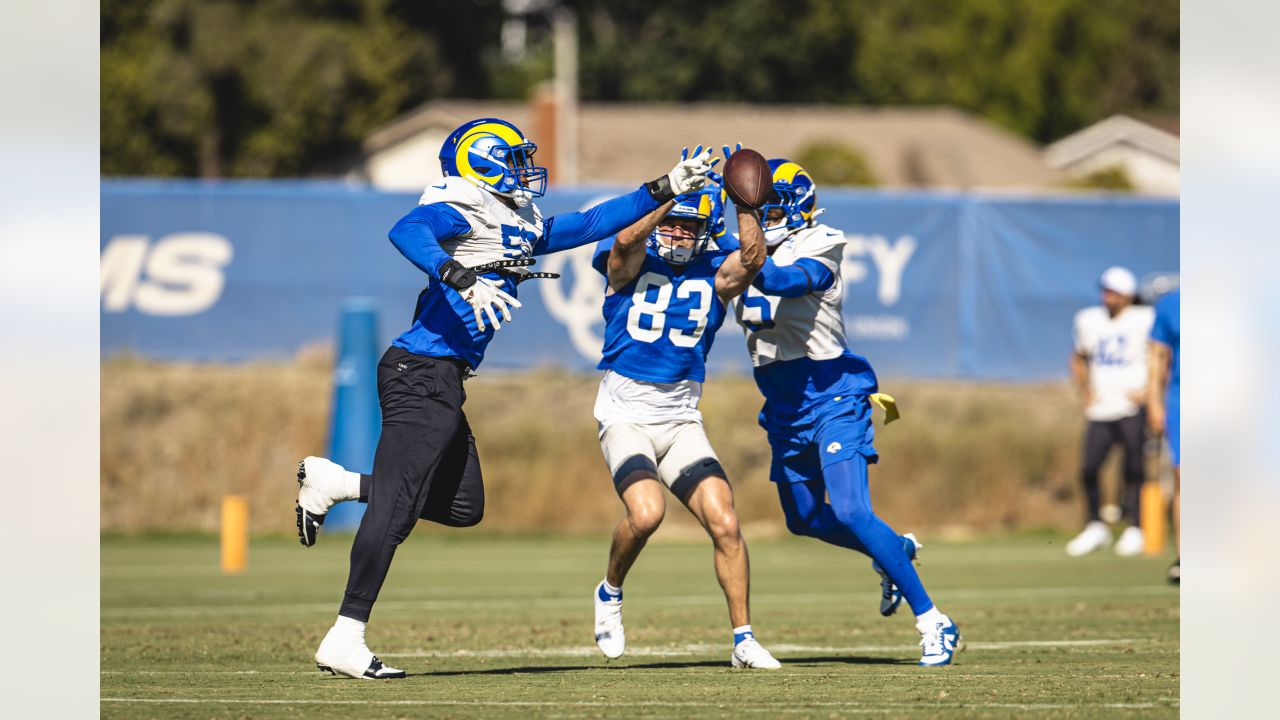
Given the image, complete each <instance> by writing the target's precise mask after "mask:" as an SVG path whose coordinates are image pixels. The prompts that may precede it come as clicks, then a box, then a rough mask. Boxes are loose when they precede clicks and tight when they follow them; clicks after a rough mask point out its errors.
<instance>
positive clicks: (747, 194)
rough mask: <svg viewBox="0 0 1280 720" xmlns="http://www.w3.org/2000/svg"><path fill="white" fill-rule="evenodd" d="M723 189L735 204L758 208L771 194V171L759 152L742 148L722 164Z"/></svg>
mask: <svg viewBox="0 0 1280 720" xmlns="http://www.w3.org/2000/svg"><path fill="white" fill-rule="evenodd" d="M724 189H725V192H727V193H729V197H730V198H732V199H733V202H734V204H735V205H744V206H746V207H751V208H759V207H760V206H761V205H764V204H765V202H766V201H767V200H768V199H769V196H770V195H771V194H773V172H772V171H771V170H769V163H768V162H767V161H766V160H765V159H764V156H763V155H761V154H760V153H758V152H756V151H755V150H752V149H751V148H742V149H741V150H739V151H737V152H735V153H734V154H732V155H730V156H729V161H728V162H726V163H725V164H724Z"/></svg>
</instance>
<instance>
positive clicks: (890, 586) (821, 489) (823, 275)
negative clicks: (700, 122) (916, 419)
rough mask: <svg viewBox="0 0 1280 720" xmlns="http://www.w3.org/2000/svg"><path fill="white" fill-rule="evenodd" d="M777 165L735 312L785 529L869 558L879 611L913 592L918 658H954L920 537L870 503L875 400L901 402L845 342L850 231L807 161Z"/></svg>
mask: <svg viewBox="0 0 1280 720" xmlns="http://www.w3.org/2000/svg"><path fill="white" fill-rule="evenodd" d="M726 151H727V148H726ZM769 167H770V168H771V169H772V170H773V187H774V194H775V196H774V197H773V198H772V200H771V202H769V203H768V204H766V205H765V206H764V207H763V208H762V209H763V210H764V214H765V218H764V237H765V244H766V246H767V252H768V255H769V257H768V259H767V260H765V264H764V267H763V268H761V270H760V273H759V274H758V275H757V276H756V278H755V280H754V281H753V282H752V286H751V288H750V289H749V290H748V291H747V292H746V293H745V294H743V295H742V296H741V297H739V298H738V300H737V301H736V302H735V305H734V312H735V315H736V317H737V319H738V322H739V324H741V325H742V327H743V329H744V331H745V333H746V340H747V350H748V351H749V353H750V355H751V364H752V366H753V367H754V375H755V379H756V384H757V386H759V388H760V392H761V394H763V395H764V398H765V403H764V408H763V409H762V410H761V411H760V425H761V427H763V428H764V429H765V431H766V432H767V433H768V436H769V444H770V446H771V448H772V451H773V461H772V466H771V468H770V479H771V480H773V482H774V483H776V485H777V489H778V497H779V499H780V500H781V502H782V510H783V512H784V514H785V515H786V521H787V528H788V529H789V530H790V531H791V532H792V533H795V534H797V535H805V536H808V537H813V538H817V539H819V540H822V541H824V542H828V543H831V544H833V545H838V546H840V547H843V548H847V549H850V550H855V551H857V552H860V553H863V554H865V555H868V556H870V557H871V558H872V568H874V569H875V571H876V572H877V573H879V574H880V576H881V585H882V589H883V597H882V598H881V603H880V612H881V614H882V615H885V616H888V615H892V614H893V613H894V612H895V611H896V610H897V608H898V604H899V603H901V601H902V598H903V596H905V597H906V600H907V603H908V604H909V605H910V606H911V610H912V611H913V612H914V613H915V615H916V628H917V630H919V632H920V637H921V641H920V645H921V647H922V648H923V652H922V654H921V658H920V664H921V665H947V664H949V663H950V662H951V659H952V655H953V654H954V653H955V652H956V650H957V648H958V647H959V643H960V631H959V629H958V628H957V627H956V624H955V623H954V622H952V621H951V619H950V618H948V617H947V616H946V615H944V614H943V613H942V612H941V611H939V610H938V609H937V608H936V607H934V604H933V601H932V600H931V599H930V598H929V595H928V593H926V592H925V589H924V585H922V584H921V582H920V578H919V576H918V575H917V574H916V570H915V568H914V567H913V566H912V564H911V563H912V560H913V559H914V558H915V555H916V551H917V550H918V549H919V548H920V547H921V546H920V545H919V543H917V542H916V540H915V537H914V536H913V535H911V534H910V533H908V534H906V535H899V534H898V533H897V532H895V531H894V530H893V529H892V528H890V527H889V526H888V525H887V524H885V522H884V521H883V520H881V519H880V518H879V517H877V516H876V514H875V512H874V511H873V510H872V508H871V494H870V490H869V488H868V484H867V468H868V465H869V464H870V463H874V462H876V460H877V459H878V457H879V456H878V455H877V454H876V450H875V447H874V446H873V445H872V440H873V435H874V430H873V427H872V423H871V420H872V417H871V410H872V403H873V402H876V403H878V404H880V403H883V404H884V405H883V406H884V407H885V408H886V410H887V411H889V412H890V417H896V406H894V405H892V399H891V398H888V397H887V396H882V395H879V394H878V393H877V390H878V388H877V384H876V375H875V372H874V371H873V370H872V369H871V364H870V363H869V362H867V359H866V358H864V357H862V356H860V355H855V354H854V353H853V352H851V351H850V350H849V348H848V345H847V344H846V343H845V337H844V321H843V315H842V304H843V298H844V288H843V286H842V283H841V279H840V263H841V260H842V259H843V253H844V244H845V238H844V233H843V232H841V231H840V230H836V229H834V228H831V227H828V226H826V225H823V224H821V223H818V222H817V221H816V219H817V217H818V215H819V214H820V213H821V212H822V210H821V209H819V208H818V207H817V188H816V187H815V186H814V183H813V179H812V178H810V177H809V174H808V173H806V172H805V171H804V169H803V168H801V167H800V166H799V165H797V164H796V163H793V162H790V161H788V160H782V159H775V160H770V161H769ZM828 497H829V498H830V500H829V501H828V500H827V498H828Z"/></svg>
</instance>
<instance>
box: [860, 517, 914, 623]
mask: <svg viewBox="0 0 1280 720" xmlns="http://www.w3.org/2000/svg"><path fill="white" fill-rule="evenodd" d="M922 547H924V545H922V544H920V541H919V540H916V536H915V534H914V533H907V534H906V535H903V536H902V549H903V551H904V552H906V553H907V558H908V559H909V560H915V559H916V551H918V550H919V549H920V548H922ZM871 569H872V570H875V571H876V573H877V574H879V575H880V614H881V615H883V616H885V617H889V616H890V615H892V614H894V613H895V612H897V611H898V606H899V605H901V604H902V591H901V590H899V589H898V586H897V585H895V584H894V583H893V580H890V579H889V574H888V573H886V572H885V571H884V568H882V567H880V563H878V562H876V561H875V560H872V561H871Z"/></svg>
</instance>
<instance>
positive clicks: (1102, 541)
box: [1067, 520, 1111, 557]
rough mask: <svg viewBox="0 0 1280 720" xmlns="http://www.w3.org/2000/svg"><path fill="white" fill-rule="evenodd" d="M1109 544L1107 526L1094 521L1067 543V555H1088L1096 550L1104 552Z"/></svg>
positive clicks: (1109, 529) (1109, 530)
mask: <svg viewBox="0 0 1280 720" xmlns="http://www.w3.org/2000/svg"><path fill="white" fill-rule="evenodd" d="M1110 544H1111V528H1109V527H1107V524H1106V523H1104V522H1102V521H1100V520H1094V521H1093V522H1091V523H1089V524H1088V525H1085V526H1084V530H1081V531H1080V534H1079V535H1077V536H1075V537H1074V538H1073V539H1072V540H1071V542H1069V543H1067V554H1068V555H1070V556H1071V557H1080V556H1082V555H1088V554H1089V553H1091V552H1095V551H1097V550H1105V549H1106V548H1107V546H1108V545H1110Z"/></svg>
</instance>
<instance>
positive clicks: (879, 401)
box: [871, 393, 901, 425]
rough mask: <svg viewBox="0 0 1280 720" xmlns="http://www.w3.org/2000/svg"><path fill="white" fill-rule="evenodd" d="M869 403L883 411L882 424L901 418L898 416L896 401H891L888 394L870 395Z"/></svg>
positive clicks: (890, 396)
mask: <svg viewBox="0 0 1280 720" xmlns="http://www.w3.org/2000/svg"><path fill="white" fill-rule="evenodd" d="M871 402H872V403H873V404H874V405H875V406H876V407H878V408H880V409H881V410H883V411H884V424H885V425H888V424H889V423H891V422H893V421H894V420H897V419H898V418H899V417H901V416H900V415H899V414H898V401H897V400H894V399H893V396H892V395H889V394H888V393H871Z"/></svg>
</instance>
